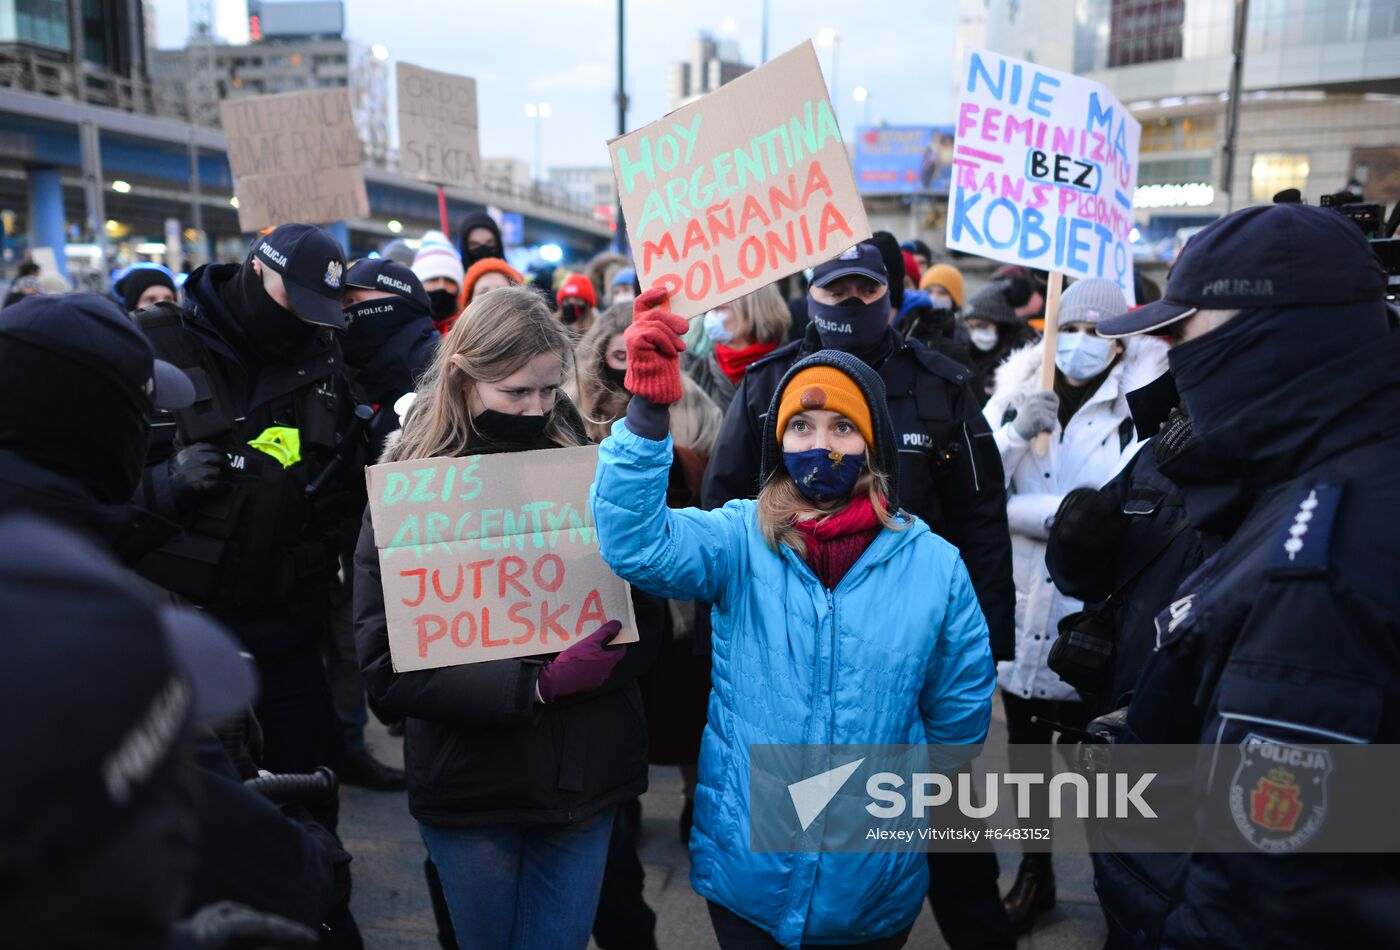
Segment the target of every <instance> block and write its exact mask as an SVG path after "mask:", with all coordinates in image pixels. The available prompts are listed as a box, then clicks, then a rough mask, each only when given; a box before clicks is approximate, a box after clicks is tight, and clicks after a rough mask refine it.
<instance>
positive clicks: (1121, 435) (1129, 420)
mask: <svg viewBox="0 0 1400 950" xmlns="http://www.w3.org/2000/svg"><path fill="white" fill-rule="evenodd" d="M1133 434H1134V433H1133V417H1132V416H1125V417H1124V419H1123V421H1122V422H1120V423H1118V451H1120V452H1121V451H1123V450H1124V449H1126V448H1127V447H1128V446H1130V445H1132V444H1133Z"/></svg>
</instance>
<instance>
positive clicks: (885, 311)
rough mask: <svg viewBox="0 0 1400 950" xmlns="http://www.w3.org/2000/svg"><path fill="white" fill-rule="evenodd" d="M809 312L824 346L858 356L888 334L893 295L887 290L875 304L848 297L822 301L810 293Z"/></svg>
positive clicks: (808, 299)
mask: <svg viewBox="0 0 1400 950" xmlns="http://www.w3.org/2000/svg"><path fill="white" fill-rule="evenodd" d="M807 313H808V314H809V315H810V316H811V318H812V323H813V324H814V325H815V326H816V328H817V335H818V336H820V337H821V341H822V346H824V347H826V348H828V349H832V350H844V351H845V352H847V353H850V354H852V355H855V356H859V355H861V354H862V353H868V352H869V351H871V350H873V349H874V348H875V347H876V346H877V345H879V343H880V341H881V340H883V339H884V338H885V335H886V334H887V333H889V323H890V295H889V294H888V293H886V294H885V295H884V296H882V297H881V298H880V299H879V300H876V301H875V302H874V303H865V302H864V301H862V300H861V299H860V298H859V297H847V298H846V299H845V300H843V301H841V302H840V303H838V304H826V303H819V302H817V300H816V299H815V298H813V297H811V296H810V295H809V296H808V297H807Z"/></svg>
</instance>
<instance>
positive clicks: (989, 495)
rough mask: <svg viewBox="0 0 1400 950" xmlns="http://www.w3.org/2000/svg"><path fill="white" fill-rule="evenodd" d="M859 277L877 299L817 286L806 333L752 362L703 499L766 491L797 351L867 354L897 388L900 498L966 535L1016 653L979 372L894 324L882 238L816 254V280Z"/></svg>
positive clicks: (1002, 647) (997, 485)
mask: <svg viewBox="0 0 1400 950" xmlns="http://www.w3.org/2000/svg"><path fill="white" fill-rule="evenodd" d="M850 279H854V280H863V281H865V282H866V283H867V284H868V285H869V288H870V290H871V292H870V293H869V294H868V295H867V296H869V298H870V299H869V300H863V299H861V298H860V297H858V296H848V297H846V298H845V299H844V300H842V301H841V302H840V303H837V304H828V303H822V302H820V301H818V300H817V299H816V298H815V297H813V296H810V294H811V291H810V290H809V296H808V298H807V306H808V308H809V309H810V311H811V317H812V320H811V323H810V325H809V326H808V328H807V332H806V335H805V336H804V338H803V339H802V340H799V341H797V342H795V343H790V344H788V345H787V346H784V347H781V348H779V349H777V350H775V351H774V352H773V353H772V354H770V355H769V356H767V357H765V358H764V359H762V360H759V361H758V362H756V363H754V364H753V365H752V366H750V367H749V369H748V372H747V373H746V374H745V375H744V377H743V379H742V380H741V381H740V383H739V388H738V390H737V391H736V392H735V394H734V400H733V402H731V403H730V405H729V408H728V410H726V412H725V416H724V424H723V426H722V428H721V429H720V435H719V439H718V440H717V441H716V443H715V451H714V454H713V455H712V456H711V457H710V463H709V466H708V467H707V468H706V470H705V480H704V487H703V491H702V495H701V499H702V502H703V504H704V506H705V507H706V508H718V507H719V506H721V505H723V504H724V503H725V502H727V501H729V500H730V499H732V498H753V497H755V496H756V495H757V493H758V488H759V485H758V473H759V456H760V448H761V446H760V444H759V443H760V433H761V432H762V431H763V425H762V417H763V415H764V414H766V413H767V411H768V404H769V402H770V401H771V400H772V397H773V391H774V390H775V389H776V388H777V385H778V382H779V380H781V379H782V377H783V375H784V374H785V373H786V372H787V370H788V368H789V367H791V366H792V364H793V363H795V362H796V361H797V360H798V359H800V358H801V357H803V356H805V355H807V354H809V353H813V352H815V351H817V350H820V349H823V348H828V349H838V350H844V351H845V352H847V353H851V354H852V355H854V356H857V357H859V358H860V359H862V360H864V361H865V362H866V363H867V364H869V365H870V366H872V367H874V368H875V369H876V370H877V371H878V372H879V373H880V376H881V378H882V379H883V381H884V383H885V390H886V392H887V393H888V395H889V409H890V415H891V417H892V418H893V419H894V424H895V431H896V437H897V439H898V441H899V466H900V467H899V482H900V501H901V502H902V503H903V504H904V505H905V507H907V508H908V509H909V510H910V511H911V512H913V513H914V514H916V515H918V516H919V517H921V518H923V519H924V521H926V522H928V524H929V526H930V527H932V528H933V530H934V531H936V532H938V533H939V534H940V535H942V536H943V537H944V538H946V539H947V540H948V541H950V542H952V543H953V544H955V545H956V546H957V547H958V550H959V551H960V553H961V554H962V558H963V561H965V562H966V564H967V569H968V573H969V574H970V575H971V578H972V583H973V586H974V587H975V588H976V590H977V596H978V600H979V601H980V602H981V606H982V611H983V613H984V614H986V616H987V625H988V627H989V628H990V630H991V642H992V652H993V654H994V655H995V656H996V657H997V658H998V659H1010V657H1011V652H1012V649H1013V645H1014V642H1015V625H1014V621H1013V616H1012V611H1013V608H1014V605H1015V600H1016V595H1015V589H1014V587H1013V585H1012V581H1011V536H1010V533H1009V531H1008V530H1007V526H1006V486H1005V481H1004V477H1003V473H1002V467H1001V457H1000V455H999V454H998V453H997V448H996V443H995V442H994V440H993V439H992V434H991V430H990V429H989V428H988V427H987V422H986V420H985V419H984V418H983V417H982V414H981V412H980V411H979V407H978V403H977V401H976V399H975V398H974V396H973V394H972V392H971V391H970V389H969V388H968V382H969V380H970V379H971V372H970V371H969V370H968V369H967V368H966V367H963V366H960V365H958V364H957V363H955V362H953V361H952V360H950V359H948V358H946V357H944V356H942V355H940V354H937V353H934V352H932V351H930V350H928V349H927V348H925V347H924V346H923V345H921V344H919V343H918V342H916V341H909V340H901V339H900V338H899V337H898V336H897V335H896V334H895V333H894V332H893V331H892V330H891V329H890V327H889V322H890V296H889V292H888V289H887V287H888V285H887V283H886V282H887V280H888V277H887V271H886V269H885V264H884V262H883V260H882V259H881V255H880V252H879V250H877V249H876V248H875V247H874V246H873V245H871V244H859V245H857V246H856V247H854V248H852V249H851V250H849V251H847V252H845V253H844V254H842V255H841V256H840V257H838V258H836V259H835V260H831V261H827V262H825V263H823V264H821V265H819V266H818V267H817V268H816V270H815V272H814V273H813V276H812V286H813V287H814V288H817V293H821V288H822V287H825V286H835V285H837V283H838V282H840V281H843V280H850ZM876 291H878V293H877V292H876Z"/></svg>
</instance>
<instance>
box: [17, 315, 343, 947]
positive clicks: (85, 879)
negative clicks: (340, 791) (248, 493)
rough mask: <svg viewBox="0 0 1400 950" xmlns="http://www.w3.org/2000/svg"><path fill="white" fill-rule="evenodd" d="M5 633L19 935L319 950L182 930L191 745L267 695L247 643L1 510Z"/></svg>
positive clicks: (269, 932) (195, 845)
mask: <svg viewBox="0 0 1400 950" xmlns="http://www.w3.org/2000/svg"><path fill="white" fill-rule="evenodd" d="M113 307H115V304H113ZM0 628H3V629H4V631H5V662H4V664H0V717H3V719H4V721H5V724H6V725H5V729H4V730H3V731H2V732H0V756H3V757H4V760H5V762H6V763H7V764H6V773H5V781H4V782H3V783H0V841H3V842H4V846H3V847H0V933H3V934H4V935H5V937H4V939H5V945H6V946H7V947H14V948H16V950H29V948H34V950H39V948H45V950H47V948H70V947H71V948H77V947H99V946H100V947H119V948H124V947H131V948H136V947H166V948H171V950H173V948H175V947H183V948H188V950H215V948H227V947H233V946H245V945H253V944H256V945H257V946H269V947H291V946H296V947H306V946H314V945H315V942H316V933H315V931H314V930H312V929H310V928H309V927H306V926H304V925H302V924H298V923H294V922H292V921H290V920H285V919H282V918H280V917H275V916H273V915H270V914H266V913H259V912H257V911H254V910H252V909H251V908H247V907H233V906H230V905H228V904H223V905H220V906H214V907H209V908H207V909H206V910H205V911H202V912H200V913H198V914H196V915H195V917H194V918H193V919H192V920H190V921H188V922H187V923H185V924H183V925H178V926H177V925H176V924H175V918H176V917H179V916H183V914H184V913H185V910H186V908H187V906H188V903H189V898H190V897H191V891H190V883H191V879H192V874H191V871H192V869H193V867H194V866H195V865H196V864H197V863H199V862H198V858H199V850H200V847H201V842H200V835H199V830H200V820H199V809H200V804H201V803H200V795H199V794H198V789H197V781H196V778H195V773H194V771H193V768H192V764H191V761H190V755H189V746H188V740H189V738H190V736H191V734H192V732H193V731H194V730H195V729H196V728H198V727H199V726H200V725H201V724H206V723H210V722H216V721H219V720H222V719H224V718H225V717H227V716H230V715H236V714H238V713H239V711H240V710H242V709H243V708H244V707H245V706H246V705H247V704H248V702H249V701H250V700H251V698H252V696H253V693H254V691H255V689H256V683H257V678H256V675H255V674H254V672H253V668H252V665H251V664H250V663H248V662H247V661H246V660H244V659H243V658H242V657H241V656H240V655H239V651H238V648H237V646H236V645H235V644H234V642H233V640H232V639H230V638H229V637H228V635H227V634H226V633H224V632H223V631H222V630H220V629H219V628H218V625H217V624H215V623H213V622H212V621H210V620H209V619H208V618H207V617H206V616H204V615H203V614H201V613H200V612H199V611H196V610H191V609H188V608H177V607H173V606H168V605H167V606H161V607H157V606H155V605H153V604H152V602H151V601H150V599H149V598H148V597H147V596H146V594H145V591H143V590H142V589H141V582H140V581H139V580H137V579H136V578H134V577H132V576H131V575H130V574H128V573H127V572H126V571H124V570H122V569H121V568H120V567H119V566H118V565H117V564H116V563H115V562H113V561H111V560H110V558H109V557H108V556H107V555H106V554H105V553H104V552H102V551H101V550H99V549H98V548H97V547H96V546H94V545H93V544H92V543H91V541H90V540H89V539H87V538H84V537H82V536H80V535H78V534H75V533H73V532H71V531H69V530H66V529H65V528H62V527H60V526H58V525H57V524H55V523H53V522H51V521H46V520H41V519H39V518H37V517H35V516H33V515H29V514H25V515H19V514H9V515H6V516H5V517H3V518H0ZM64 726H69V727H71V728H63V727H64ZM308 883H309V882H308ZM305 896H306V897H308V898H310V897H311V896H312V895H310V894H307V895H305ZM239 941H242V942H239Z"/></svg>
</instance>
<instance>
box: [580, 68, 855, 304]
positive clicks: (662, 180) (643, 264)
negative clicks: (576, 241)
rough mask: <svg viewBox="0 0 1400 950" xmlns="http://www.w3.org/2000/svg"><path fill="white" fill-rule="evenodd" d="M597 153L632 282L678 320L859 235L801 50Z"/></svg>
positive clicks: (828, 117)
mask: <svg viewBox="0 0 1400 950" xmlns="http://www.w3.org/2000/svg"><path fill="white" fill-rule="evenodd" d="M608 147H609V149H610V150H611V152H612V160H613V172H614V174H615V175H616V176H617V186H618V194H619V195H621V196H622V212H623V215H624V216H625V217H626V219H627V237H628V238H629V239H630V240H631V243H632V258H633V261H634V263H635V264H636V267H637V274H638V278H639V280H640V282H641V284H642V286H643V287H653V286H656V285H658V284H660V285H663V286H665V287H666V288H667V289H668V290H670V292H671V309H672V310H673V311H674V312H675V313H676V314H677V315H679V316H682V317H692V316H695V315H696V314H699V313H704V312H705V311H707V310H710V309H712V308H714V307H716V306H718V305H720V304H723V303H725V302H727V301H730V300H733V299H735V298H736V297H741V296H743V295H744V294H747V293H749V292H751V291H754V290H757V289H758V288H759V287H762V286H763V285H765V284H770V283H772V282H773V281H775V280H778V279H779V278H782V277H785V276H787V275H788V274H791V273H794V272H796V271H799V270H801V269H802V268H804V267H809V266H812V265H813V264H817V263H820V262H822V261H826V260H830V259H831V258H833V257H835V256H836V255H838V254H840V253H841V252H842V251H844V250H845V249H846V248H848V247H850V246H851V245H853V244H856V243H857V242H859V241H863V240H865V239H866V238H868V237H870V225H869V224H868V223H867V222H866V218H865V206H864V205H863V204H862V203H861V200H860V195H859V194H858V193H857V191H856V184H855V176H854V175H853V174H852V172H851V162H850V159H849V158H848V157H847V155H846V147H845V145H844V144H843V143H842V141H841V132H840V130H839V129H838V128H837V126H836V116H835V114H834V113H833V112H832V109H831V102H830V101H829V100H828V99H827V95H826V83H825V82H824V81H823V79H822V73H821V67H820V66H819V65H818V64H817V54H816V51H815V50H814V49H813V48H812V44H811V43H810V42H808V43H803V44H802V45H801V46H798V47H796V48H795V49H792V50H789V51H788V52H786V53H784V54H783V55H782V56H779V57H778V58H777V59H774V60H772V61H771V62H769V63H768V64H767V65H765V66H762V67H760V68H758V69H756V70H754V71H753V72H751V73H746V74H745V75H743V76H740V77H739V78H738V79H735V80H734V81H732V82H730V83H727V84H725V85H724V86H722V87H721V88H719V89H717V90H716V91H714V92H712V93H710V94H709V95H707V96H705V97H703V98H701V99H698V100H696V101H695V102H692V103H690V104H689V105H686V106H682V107H681V108H679V109H677V110H676V111H675V112H672V113H671V114H670V115H667V116H666V117H664V118H662V119H660V120H658V121H656V122H653V123H651V124H650V125H648V126H645V127H643V128H641V129H638V130H637V131H635V132H631V133H629V134H627V135H624V136H622V137H621V138H617V139H613V140H612V142H610V143H609V146H608Z"/></svg>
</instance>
